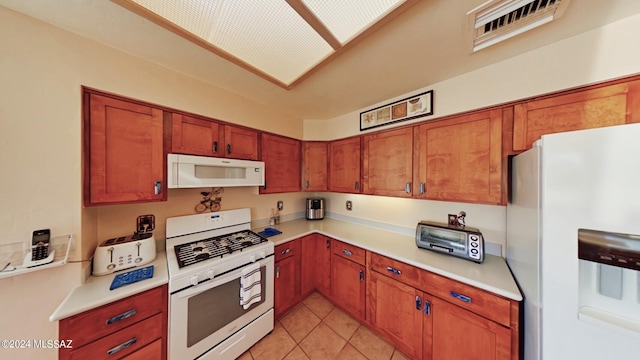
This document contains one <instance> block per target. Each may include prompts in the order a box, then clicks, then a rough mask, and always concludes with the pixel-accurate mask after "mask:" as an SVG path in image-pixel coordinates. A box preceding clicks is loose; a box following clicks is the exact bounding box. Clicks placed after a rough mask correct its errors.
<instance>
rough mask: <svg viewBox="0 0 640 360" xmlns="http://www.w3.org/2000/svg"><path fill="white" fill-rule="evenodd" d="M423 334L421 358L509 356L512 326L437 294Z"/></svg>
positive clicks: (497, 359)
mask: <svg viewBox="0 0 640 360" xmlns="http://www.w3.org/2000/svg"><path fill="white" fill-rule="evenodd" d="M425 298H426V299H427V301H429V302H430V304H431V311H430V312H431V315H430V320H429V321H430V322H431V324H429V327H430V328H431V331H432V334H431V336H429V334H427V333H426V332H425V335H424V340H425V341H424V343H423V346H424V357H423V358H424V359H434V360H440V359H442V360H446V359H477V360H509V359H511V330H510V329H509V328H506V327H504V326H502V325H499V324H497V323H495V322H493V321H491V320H488V319H486V318H484V317H482V316H479V315H476V314H474V313H472V312H470V311H467V310H465V309H462V308H460V307H458V306H456V305H453V304H451V303H449V302H447V301H444V300H441V299H439V298H436V297H430V296H427V297H425Z"/></svg>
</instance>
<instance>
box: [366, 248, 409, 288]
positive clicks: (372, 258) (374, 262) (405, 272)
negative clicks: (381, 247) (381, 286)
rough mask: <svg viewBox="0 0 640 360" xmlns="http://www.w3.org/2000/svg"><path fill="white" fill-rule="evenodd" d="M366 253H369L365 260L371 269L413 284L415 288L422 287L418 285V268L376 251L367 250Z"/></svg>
mask: <svg viewBox="0 0 640 360" xmlns="http://www.w3.org/2000/svg"><path fill="white" fill-rule="evenodd" d="M367 254H369V259H368V261H367V262H368V263H369V267H370V269H371V270H373V271H376V272H378V273H380V274H382V275H385V276H388V277H390V278H392V279H395V280H398V281H400V282H402V283H404V284H407V285H410V286H413V287H414V288H416V289H421V288H422V286H420V272H421V270H420V269H418V268H416V267H413V266H411V265H407V264H405V263H403V262H400V261H397V260H393V259H390V258H388V257H386V256H382V255H378V254H376V253H372V252H367Z"/></svg>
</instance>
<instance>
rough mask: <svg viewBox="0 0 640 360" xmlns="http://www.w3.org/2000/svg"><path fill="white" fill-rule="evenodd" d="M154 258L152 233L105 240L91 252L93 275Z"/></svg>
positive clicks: (118, 269)
mask: <svg viewBox="0 0 640 360" xmlns="http://www.w3.org/2000/svg"><path fill="white" fill-rule="evenodd" d="M155 258H156V239H155V237H154V236H153V234H152V233H141V234H134V235H132V236H122V237H117V238H113V239H109V240H105V241H103V242H102V243H101V244H100V245H99V246H98V247H97V248H96V251H95V253H94V254H93V275H107V274H111V273H113V272H115V271H120V270H124V269H129V268H133V267H136V266H140V265H144V264H148V263H150V262H152V261H153V260H154V259H155Z"/></svg>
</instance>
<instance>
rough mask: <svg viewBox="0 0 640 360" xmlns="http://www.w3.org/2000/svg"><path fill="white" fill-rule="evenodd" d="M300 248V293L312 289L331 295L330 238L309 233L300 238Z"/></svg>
mask: <svg viewBox="0 0 640 360" xmlns="http://www.w3.org/2000/svg"><path fill="white" fill-rule="evenodd" d="M300 247H301V249H302V251H301V252H302V266H301V268H302V284H301V289H302V291H301V292H302V295H303V296H306V295H309V294H310V293H311V292H313V291H314V290H317V291H318V292H319V293H321V294H322V295H324V296H326V297H330V296H331V238H329V237H326V236H324V235H321V234H311V235H307V236H305V237H303V238H301V239H300Z"/></svg>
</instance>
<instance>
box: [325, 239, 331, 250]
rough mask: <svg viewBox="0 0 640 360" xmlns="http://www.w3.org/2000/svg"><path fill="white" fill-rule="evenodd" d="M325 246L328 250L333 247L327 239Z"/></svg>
mask: <svg viewBox="0 0 640 360" xmlns="http://www.w3.org/2000/svg"><path fill="white" fill-rule="evenodd" d="M325 246H326V247H327V249H328V248H329V247H330V246H331V241H330V240H329V239H327V243H326V245H325Z"/></svg>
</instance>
